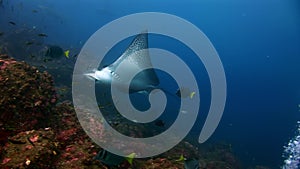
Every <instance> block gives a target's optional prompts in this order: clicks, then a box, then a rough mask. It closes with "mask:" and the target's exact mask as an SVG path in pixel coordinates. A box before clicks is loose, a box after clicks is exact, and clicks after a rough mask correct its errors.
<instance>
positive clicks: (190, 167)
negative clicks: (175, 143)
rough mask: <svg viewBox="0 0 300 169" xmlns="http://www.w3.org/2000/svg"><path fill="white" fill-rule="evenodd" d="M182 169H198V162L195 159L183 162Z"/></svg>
mask: <svg viewBox="0 0 300 169" xmlns="http://www.w3.org/2000/svg"><path fill="white" fill-rule="evenodd" d="M184 169H200V164H199V161H198V160H196V159H189V160H185V161H184Z"/></svg>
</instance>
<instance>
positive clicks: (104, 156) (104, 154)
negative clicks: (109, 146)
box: [95, 150, 125, 167]
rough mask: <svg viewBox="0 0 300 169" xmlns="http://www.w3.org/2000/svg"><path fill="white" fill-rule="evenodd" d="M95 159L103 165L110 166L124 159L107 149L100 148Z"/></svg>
mask: <svg viewBox="0 0 300 169" xmlns="http://www.w3.org/2000/svg"><path fill="white" fill-rule="evenodd" d="M95 160H99V161H101V162H102V163H104V164H105V165H107V166H110V167H112V166H117V165H119V164H121V163H122V162H123V161H125V158H124V157H121V156H118V155H115V154H113V153H110V152H109V151H106V150H101V151H100V152H99V153H98V154H97V156H96V157H95Z"/></svg>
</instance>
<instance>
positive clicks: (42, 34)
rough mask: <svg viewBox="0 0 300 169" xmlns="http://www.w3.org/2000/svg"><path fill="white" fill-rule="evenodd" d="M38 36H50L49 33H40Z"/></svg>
mask: <svg viewBox="0 0 300 169" xmlns="http://www.w3.org/2000/svg"><path fill="white" fill-rule="evenodd" d="M38 36H40V37H48V35H46V34H44V33H39V34H38Z"/></svg>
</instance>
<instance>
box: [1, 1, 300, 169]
mask: <svg viewBox="0 0 300 169" xmlns="http://www.w3.org/2000/svg"><path fill="white" fill-rule="evenodd" d="M32 10H36V11H37V12H32ZM146 11H155V12H165V13H170V14H174V15H177V16H180V17H182V18H184V19H186V20H188V21H190V22H192V23H193V24H195V25H196V26H197V27H198V28H199V29H201V30H202V31H203V32H204V33H205V34H206V35H207V36H208V38H209V39H210V40H211V42H212V43H213V45H214V46H215V48H216V50H217V51H218V53H219V55H220V58H221V60H222V62H223V66H224V69H225V73H226V77H227V85H228V98H227V104H226V109H225V112H224V116H223V118H222V121H221V123H220V125H219V127H218V129H217V130H216V132H215V133H214V135H213V137H212V138H211V139H210V140H209V141H228V142H230V143H231V144H232V146H233V148H234V149H235V151H237V153H238V154H239V155H240V158H242V159H243V160H244V162H245V163H252V164H263V165H272V166H273V167H278V166H279V165H281V164H282V159H281V153H282V149H283V148H282V146H283V145H284V144H285V143H286V142H287V141H288V140H289V139H290V138H291V137H292V136H293V132H294V129H295V125H296V121H297V120H299V113H300V112H299V107H298V104H300V74H299V73H300V2H299V1H298V0H264V1H259V0H254V1H248V0H247V1H246V0H224V1H217V0H205V1H201V0H199V1H191V0H186V1H178V0H164V1H158V0H151V1H138V0H127V1H124V0H63V1H53V0H3V6H2V7H0V24H1V26H0V31H6V32H7V31H14V29H16V28H19V27H27V28H32V27H36V29H39V30H40V31H41V32H45V33H47V34H48V37H47V38H46V43H50V44H60V45H62V46H64V47H72V48H78V49H80V48H81V47H82V45H83V44H84V43H85V41H86V40H87V39H88V37H89V36H91V35H92V34H93V33H94V32H95V31H96V30H97V29H99V28H100V27H101V26H103V25H104V24H106V23H108V22H110V21H112V20H114V19H117V18H119V17H121V16H124V15H127V14H131V13H136V12H146ZM9 21H13V22H15V23H16V24H17V25H15V26H13V25H10V24H8V22H9ZM120 30H122V28H120ZM181 56H184V53H183V54H182V55H181ZM195 69H197V68H195ZM199 70H202V68H199ZM202 71H203V72H202V73H203V74H205V71H204V70H202ZM203 77H204V79H206V80H204V82H201V81H199V83H200V86H201V85H202V86H203V87H206V88H208V89H207V90H205V89H203V90H204V96H209V93H207V91H209V90H210V89H209V86H208V85H207V84H206V83H207V77H205V75H204V76H203ZM201 83H202V84H201ZM205 91H206V93H205ZM201 99H202V98H201ZM203 101H204V108H203V110H205V109H207V107H208V106H209V105H207V104H205V103H208V101H207V100H206V101H205V99H204V100H203ZM203 114H205V113H203ZM201 118H202V119H201ZM204 118H205V117H200V118H199V124H198V126H196V127H195V128H194V129H193V131H194V133H197V134H199V129H201V126H202V123H201V122H203V119H204Z"/></svg>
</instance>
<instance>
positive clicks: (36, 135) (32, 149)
mask: <svg viewBox="0 0 300 169" xmlns="http://www.w3.org/2000/svg"><path fill="white" fill-rule="evenodd" d="M54 139H55V137H54V132H53V131H52V130H47V131H46V130H43V129H41V130H38V131H36V130H31V131H26V132H21V133H18V134H17V135H15V136H13V137H10V138H9V142H8V143H7V144H6V145H5V146H4V147H3V149H4V150H3V152H2V157H1V161H0V164H1V168H55V166H53V162H54V160H55V159H56V158H57V156H58V154H59V150H58V144H57V142H55V140H54Z"/></svg>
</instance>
